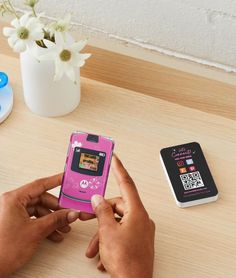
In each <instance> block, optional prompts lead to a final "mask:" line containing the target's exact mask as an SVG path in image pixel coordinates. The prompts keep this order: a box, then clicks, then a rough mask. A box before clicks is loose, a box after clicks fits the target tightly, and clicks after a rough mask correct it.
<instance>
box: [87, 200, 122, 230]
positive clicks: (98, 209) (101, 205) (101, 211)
mask: <svg viewBox="0 0 236 278" xmlns="http://www.w3.org/2000/svg"><path fill="white" fill-rule="evenodd" d="M91 201H92V206H93V210H94V212H95V214H96V216H97V219H98V225H99V227H101V226H104V225H109V226H110V225H117V222H116V220H115V217H114V213H113V210H112V206H111V205H110V204H109V203H108V202H107V201H106V200H105V199H104V198H103V197H102V196H101V195H93V196H92V199H91Z"/></svg>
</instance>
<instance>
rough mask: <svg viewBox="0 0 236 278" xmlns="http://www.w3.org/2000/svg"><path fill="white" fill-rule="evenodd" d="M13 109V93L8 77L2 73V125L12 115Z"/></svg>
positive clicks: (0, 96) (0, 74)
mask: <svg viewBox="0 0 236 278" xmlns="http://www.w3.org/2000/svg"><path fill="white" fill-rule="evenodd" d="M12 107H13V92H12V88H11V87H10V85H9V83H8V76H7V75H6V73H4V72H0V123H1V122H3V121H4V120H5V119H6V118H7V117H8V115H9V114H10V113H11V111H12Z"/></svg>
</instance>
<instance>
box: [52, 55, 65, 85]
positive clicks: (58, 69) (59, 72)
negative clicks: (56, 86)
mask: <svg viewBox="0 0 236 278" xmlns="http://www.w3.org/2000/svg"><path fill="white" fill-rule="evenodd" d="M64 71H65V65H64V63H61V62H60V60H59V59H56V60H55V75H54V81H59V80H60V79H61V78H62V76H63V74H64Z"/></svg>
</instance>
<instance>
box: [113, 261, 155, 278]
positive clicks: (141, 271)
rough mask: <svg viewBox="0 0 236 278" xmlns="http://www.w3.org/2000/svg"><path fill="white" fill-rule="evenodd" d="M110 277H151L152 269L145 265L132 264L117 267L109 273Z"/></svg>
mask: <svg viewBox="0 0 236 278" xmlns="http://www.w3.org/2000/svg"><path fill="white" fill-rule="evenodd" d="M110 275H111V278H152V277H153V270H152V269H148V268H147V267H145V266H140V265H138V266H137V265H132V264H130V265H129V266H127V267H125V268H119V269H117V270H116V271H114V272H113V273H110Z"/></svg>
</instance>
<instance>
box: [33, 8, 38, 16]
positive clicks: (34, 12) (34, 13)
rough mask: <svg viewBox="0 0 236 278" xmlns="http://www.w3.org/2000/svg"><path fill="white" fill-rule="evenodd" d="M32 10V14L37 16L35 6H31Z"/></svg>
mask: <svg viewBox="0 0 236 278" xmlns="http://www.w3.org/2000/svg"><path fill="white" fill-rule="evenodd" d="M32 11H33V15H34V16H35V17H37V14H36V11H35V8H34V7H32Z"/></svg>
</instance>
